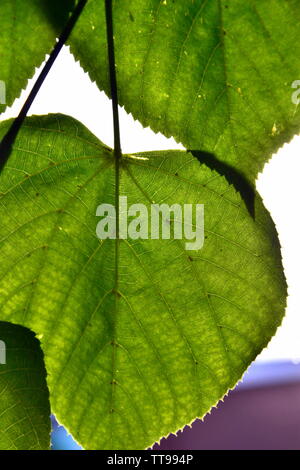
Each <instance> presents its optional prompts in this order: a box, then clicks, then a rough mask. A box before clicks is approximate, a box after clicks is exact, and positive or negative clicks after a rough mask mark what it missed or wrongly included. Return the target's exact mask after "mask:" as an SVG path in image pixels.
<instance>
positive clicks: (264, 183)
mask: <svg viewBox="0 0 300 470" xmlns="http://www.w3.org/2000/svg"><path fill="white" fill-rule="evenodd" d="M35 78H36V76H35V77H34V79H32V80H31V81H30V82H29V85H28V88H27V90H26V91H25V92H23V93H22V95H21V98H20V99H18V100H17V101H16V102H15V103H14V105H13V107H12V108H10V109H8V110H7V111H6V112H5V113H4V114H2V116H1V120H4V119H7V118H10V117H15V116H16V115H17V114H18V112H19V110H20V108H21V106H22V104H23V103H24V101H25V99H26V97H27V95H28V92H29V91H30V89H31V87H32V85H33V83H34V80H35ZM48 113H63V114H68V115H70V116H73V117H74V118H76V119H78V120H79V121H81V122H82V123H83V124H85V126H86V127H88V128H89V129H90V130H91V131H92V132H93V133H94V134H95V135H96V136H97V137H98V138H99V139H100V140H102V141H103V142H104V143H105V144H107V145H109V146H111V147H112V146H113V125H112V110H111V102H110V100H109V99H108V98H107V97H106V96H105V94H104V93H103V92H100V91H99V90H98V88H97V87H96V85H95V84H92V83H91V81H90V79H89V77H88V75H87V74H85V73H84V72H83V70H82V69H81V68H80V66H79V64H78V63H76V62H75V60H74V59H73V57H72V56H71V54H70V53H69V51H68V48H66V47H65V48H64V49H63V50H62V52H61V54H60V56H59V57H58V59H57V61H56V63H55V64H54V66H53V68H52V70H51V72H50V74H49V75H48V77H47V79H46V82H45V83H44V85H43V87H42V89H41V90H40V92H39V94H38V96H37V98H36V100H35V102H34V103H33V105H32V108H31V110H30V113H29V115H31V114H48ZM120 124H121V139H122V149H123V151H124V152H125V153H133V152H138V151H146V150H163V149H181V148H183V147H182V146H181V145H179V144H177V143H176V142H175V141H174V139H167V138H166V137H164V136H163V135H161V134H154V133H153V132H152V131H151V130H150V129H149V128H147V129H144V128H143V127H142V125H141V124H139V123H138V122H137V121H134V119H133V118H132V117H131V116H129V115H128V114H127V113H126V112H125V111H124V110H122V109H121V110H120ZM299 154H300V136H297V137H295V138H294V139H293V140H292V142H291V143H290V144H286V145H285V146H284V147H283V148H282V149H281V150H280V151H279V152H278V153H277V154H276V155H274V156H273V158H272V161H271V162H270V163H268V164H267V165H266V166H265V169H264V172H263V174H261V175H260V176H259V179H258V182H257V188H258V190H259V192H260V194H261V196H262V197H263V199H264V203H265V205H266V207H267V208H268V209H269V211H270V212H271V215H272V217H273V219H274V221H275V223H276V226H277V230H278V232H279V237H280V241H281V245H282V253H283V262H284V267H285V272H286V276H287V281H288V285H289V298H288V308H287V314H286V317H285V320H284V322H283V325H282V327H281V328H280V329H279V330H278V332H277V335H276V336H275V337H274V338H273V340H272V341H271V343H270V344H269V346H268V348H267V349H265V351H263V353H262V354H261V355H260V356H259V358H258V361H265V360H287V359H289V360H294V361H300V312H299V310H300V223H299V221H298V217H299V216H300V213H299V212H300V211H299V202H300V158H299Z"/></svg>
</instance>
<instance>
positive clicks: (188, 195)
mask: <svg viewBox="0 0 300 470" xmlns="http://www.w3.org/2000/svg"><path fill="white" fill-rule="evenodd" d="M8 125H9V123H7V122H6V123H3V124H1V128H0V129H1V135H3V134H4V133H5V131H6V130H7V128H8ZM116 172H117V179H116ZM116 181H118V182H119V183H118V185H117V186H116V184H115V183H116ZM0 191H1V196H0V221H1V224H0V279H1V281H0V305H1V320H5V321H9V322H13V323H17V324H21V325H24V326H26V327H28V328H30V329H32V330H33V331H35V332H36V333H37V334H38V335H39V338H40V340H41V345H42V349H43V351H44V354H45V362H46V368H47V372H48V385H49V388H50V397H51V406H52V409H53V411H54V413H56V415H57V417H58V419H59V421H60V422H61V423H62V424H64V425H65V426H67V428H68V430H69V431H70V432H71V433H72V434H73V435H74V437H75V438H76V439H77V440H78V441H79V442H80V443H81V444H82V445H83V446H84V447H85V448H87V449H142V448H145V447H147V446H149V445H151V444H153V443H154V441H157V440H158V439H159V438H161V437H162V436H163V435H167V434H169V433H170V432H174V431H176V430H178V429H179V428H181V427H183V426H184V425H185V424H187V423H189V422H191V421H192V420H193V419H195V418H196V417H199V416H203V415H204V414H205V413H206V412H207V411H208V410H209V409H210V408H211V406H213V405H215V404H216V402H217V401H218V400H219V399H220V398H221V397H222V396H223V395H224V394H225V393H226V391H227V390H228V389H229V388H230V387H233V386H234V385H235V383H236V382H237V380H238V379H239V378H240V377H241V375H242V374H243V372H244V371H245V369H246V368H247V366H248V365H249V364H250V363H251V361H252V360H253V359H254V358H255V357H256V355H257V354H258V353H259V352H260V351H261V349H262V348H263V347H264V346H265V345H266V344H267V343H268V341H269V340H270V338H271V336H272V335H273V334H274V332H275V330H276V327H277V326H278V324H279V323H280V322H281V319H282V316H283V313H284V306H285V295H286V286H285V281H284V278H283V274H282V265H281V257H280V250H279V246H278V241H277V235H276V230H275V228H274V225H273V222H272V220H271V218H270V217H269V214H268V213H267V211H266V210H265V209H264V208H263V206H262V204H261V202H260V199H259V198H258V197H257V200H256V221H255V222H254V221H253V220H252V219H251V218H250V217H249V214H248V212H247V209H246V207H245V205H244V202H243V201H242V200H241V198H240V196H239V194H238V193H237V192H236V191H235V190H234V188H233V187H232V186H229V185H228V183H227V182H226V180H225V179H224V178H223V177H222V176H220V175H218V174H217V173H215V172H213V171H211V170H210V169H209V168H207V167H206V166H205V165H200V164H199V162H198V161H197V160H196V158H195V157H193V156H192V155H191V154H190V153H187V152H174V151H171V152H153V153H147V154H143V155H138V156H136V155H134V156H132V155H127V156H124V157H122V160H121V162H120V166H118V165H115V160H114V156H113V152H112V151H111V150H110V149H108V148H107V147H105V146H104V145H103V144H102V143H101V142H99V141H98V140H97V139H96V138H95V137H94V136H93V135H92V134H90V132H89V131H87V130H86V129H85V128H84V127H83V126H82V125H81V124H80V123H78V122H77V121H74V120H73V119H71V118H68V117H64V116H48V117H40V118H29V119H27V121H26V123H25V125H24V127H23V128H22V130H21V132H20V134H19V137H18V139H17V141H16V143H15V146H14V150H13V153H12V155H11V157H10V160H9V162H8V164H7V165H6V167H5V169H4V171H3V173H2V174H1V177H0ZM118 195H123V196H128V205H131V204H133V203H143V204H145V206H146V207H147V208H149V207H150V204H151V203H153V202H155V203H162V202H164V203H167V204H170V205H171V204H173V203H182V204H184V203H185V204H187V203H191V204H196V203H201V204H204V205H205V242H204V246H203V248H202V249H201V250H199V251H186V250H185V245H184V241H181V240H174V239H171V240H162V239H160V240H150V239H149V240H141V239H138V240H131V239H128V240H120V241H119V242H118V241H116V240H111V239H107V240H104V241H103V240H99V239H98V238H97V237H96V225H97V223H98V222H99V219H98V218H97V217H96V208H97V206H98V205H100V204H101V203H109V204H115V202H116V196H118Z"/></svg>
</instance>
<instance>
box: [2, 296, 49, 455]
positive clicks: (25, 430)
mask: <svg viewBox="0 0 300 470" xmlns="http://www.w3.org/2000/svg"><path fill="white" fill-rule="evenodd" d="M2 298H3V296H1V300H2ZM0 340H1V345H0V350H1V361H0V362H1V363H0V396H1V401H0V449H1V450H47V449H49V447H50V429H51V426H50V406H49V393H48V389H47V385H46V371H45V366H44V362H43V355H42V351H41V348H40V345H39V342H38V341H37V339H36V338H35V337H34V334H33V333H32V332H31V331H28V330H26V329H25V328H22V327H20V326H16V325H11V324H9V323H4V322H0ZM3 362H6V364H3Z"/></svg>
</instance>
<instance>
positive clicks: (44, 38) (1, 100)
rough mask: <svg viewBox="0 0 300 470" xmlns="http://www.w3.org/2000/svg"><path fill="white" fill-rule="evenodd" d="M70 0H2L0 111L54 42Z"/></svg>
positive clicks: (20, 87) (23, 83)
mask: <svg viewBox="0 0 300 470" xmlns="http://www.w3.org/2000/svg"><path fill="white" fill-rule="evenodd" d="M73 4H74V1H73V0H63V1H61V0H26V1H24V0H1V2H0V27H1V34H0V113H1V112H3V111H4V110H5V108H6V106H10V105H11V104H12V103H13V102H14V100H15V98H17V97H18V96H19V95H20V93H21V91H22V89H24V88H25V87H26V84H27V81H28V79H29V78H31V77H32V76H33V74H34V71H35V67H38V66H39V65H40V64H41V63H42V61H43V60H44V58H45V55H46V54H47V53H49V52H50V51H51V49H52V47H53V46H54V44H55V39H56V37H57V36H58V35H59V34H60V33H61V30H62V28H63V27H64V25H65V24H66V21H67V19H68V12H69V11H70V10H71V8H72V5H73Z"/></svg>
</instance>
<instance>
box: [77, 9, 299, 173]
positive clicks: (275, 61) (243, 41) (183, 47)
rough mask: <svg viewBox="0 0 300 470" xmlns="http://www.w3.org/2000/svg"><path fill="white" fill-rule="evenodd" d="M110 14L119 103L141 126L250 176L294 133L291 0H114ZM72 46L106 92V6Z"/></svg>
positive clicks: (82, 25)
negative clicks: (210, 153) (112, 21)
mask: <svg viewBox="0 0 300 470" xmlns="http://www.w3.org/2000/svg"><path fill="white" fill-rule="evenodd" d="M114 17H115V44H116V61H117V69H118V86H119V98H120V102H121V104H123V105H124V106H125V108H126V110H127V111H128V112H131V113H132V114H133V116H134V117H135V118H136V119H138V120H140V121H141V122H142V124H143V125H144V126H151V128H152V129H154V130H155V131H160V132H162V133H163V134H165V135H166V136H173V137H175V138H176V140H178V141H180V142H182V143H183V144H184V146H185V147H186V148H188V149H191V150H202V151H206V152H212V153H213V154H214V155H215V156H216V158H217V159H218V160H220V161H224V162H226V163H227V164H230V165H234V166H235V167H237V168H238V169H239V170H240V171H242V172H243V173H244V174H245V175H246V176H248V178H249V179H250V180H251V181H253V180H254V179H255V178H256V176H257V173H258V172H259V171H261V169H262V168H263V165H264V163H265V162H266V161H267V160H268V159H269V158H270V156H271V155H272V153H274V152H275V151H276V150H277V149H278V147H279V146H281V145H282V144H283V143H284V142H286V141H288V140H289V139H290V138H291V136H292V135H293V134H295V133H297V132H299V129H300V113H299V107H298V106H297V105H296V104H294V103H293V102H292V96H293V94H295V93H296V95H295V96H294V101H295V103H297V99H298V100H299V98H300V94H299V93H298V94H297V89H295V88H292V84H293V83H294V82H295V81H296V80H300V41H299V40H298V37H299V28H300V9H299V2H298V0H285V1H282V0H251V1H246V2H245V1H244V0H176V1H172V0H135V1H132V0H116V1H115V2H114ZM71 49H72V51H73V53H74V54H75V56H76V58H77V59H80V62H81V64H82V66H83V67H84V68H85V70H87V71H88V72H89V74H90V77H91V78H92V79H93V80H95V81H96V82H97V84H98V86H99V87H100V88H101V89H104V90H105V91H106V92H107V93H108V94H109V90H110V86H109V80H108V72H107V50H106V37H105V19H104V2H95V1H93V2H89V4H88V5H87V7H86V10H85V12H84V13H83V15H82V18H81V20H80V22H79V24H78V26H77V28H76V30H74V34H73V37H72V40H71ZM295 86H296V88H297V84H295ZM299 87H300V82H298V89H299Z"/></svg>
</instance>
